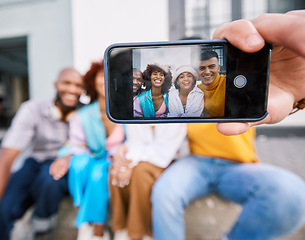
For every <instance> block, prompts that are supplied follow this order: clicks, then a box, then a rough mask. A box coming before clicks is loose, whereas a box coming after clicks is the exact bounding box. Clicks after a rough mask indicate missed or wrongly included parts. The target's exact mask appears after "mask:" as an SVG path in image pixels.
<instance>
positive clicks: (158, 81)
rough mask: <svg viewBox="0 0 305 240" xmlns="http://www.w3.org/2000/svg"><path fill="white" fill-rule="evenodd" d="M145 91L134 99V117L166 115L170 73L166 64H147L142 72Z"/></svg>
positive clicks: (170, 82)
mask: <svg viewBox="0 0 305 240" xmlns="http://www.w3.org/2000/svg"><path fill="white" fill-rule="evenodd" d="M143 79H144V85H145V87H146V91H145V92H143V93H141V94H140V95H139V96H138V97H137V98H135V100H134V117H166V116H167V113H168V91H169V88H170V87H171V85H172V81H171V80H172V74H171V72H170V70H169V68H168V67H167V66H164V65H159V64H148V65H147V67H146V70H145V71H144V72H143Z"/></svg>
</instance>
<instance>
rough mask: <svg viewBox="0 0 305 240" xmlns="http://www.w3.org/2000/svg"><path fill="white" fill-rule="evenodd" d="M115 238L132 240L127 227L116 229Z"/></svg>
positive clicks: (114, 239)
mask: <svg viewBox="0 0 305 240" xmlns="http://www.w3.org/2000/svg"><path fill="white" fill-rule="evenodd" d="M113 240H130V238H129V237H128V233H127V230H126V229H123V230H119V231H116V232H115V233H114V237H113Z"/></svg>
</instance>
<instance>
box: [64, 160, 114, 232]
mask: <svg viewBox="0 0 305 240" xmlns="http://www.w3.org/2000/svg"><path fill="white" fill-rule="evenodd" d="M109 164H110V163H109V162H108V161H107V159H106V158H101V159H96V158H94V157H92V156H91V155H89V154H80V155H74V156H73V157H72V158H71V160H70V168H69V173H68V187H69V192H70V194H71V196H72V199H73V204H74V206H78V207H79V210H78V213H77V216H76V220H75V225H76V226H77V227H79V226H80V225H81V224H82V223H95V224H104V223H105V222H106V220H107V213H108V207H109V190H108V169H109Z"/></svg>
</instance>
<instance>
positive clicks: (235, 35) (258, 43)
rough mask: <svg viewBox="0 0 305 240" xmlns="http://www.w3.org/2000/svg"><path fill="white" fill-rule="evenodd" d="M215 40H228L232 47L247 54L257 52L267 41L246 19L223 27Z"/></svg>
mask: <svg viewBox="0 0 305 240" xmlns="http://www.w3.org/2000/svg"><path fill="white" fill-rule="evenodd" d="M213 38H214V39H216V38H218V39H222V38H224V39H227V40H228V41H229V42H230V43H231V44H232V45H234V46H235V47H237V48H239V49H241V50H243V51H245V52H257V51H258V50H260V49H261V48H262V47H263V46H264V45H265V40H264V39H263V38H262V36H261V35H260V34H259V32H258V31H257V30H256V28H255V26H254V25H253V23H252V22H250V21H248V20H244V19H241V20H237V21H234V22H229V23H225V24H223V25H221V26H220V27H218V28H217V29H216V31H215V32H214V34H213Z"/></svg>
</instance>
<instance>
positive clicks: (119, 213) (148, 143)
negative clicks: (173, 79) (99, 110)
mask: <svg viewBox="0 0 305 240" xmlns="http://www.w3.org/2000/svg"><path fill="white" fill-rule="evenodd" d="M185 137H186V125H185V124H157V125H151V124H145V125H144V124H130V125H126V141H125V142H124V144H123V145H122V146H121V147H120V148H119V149H118V151H117V153H116V154H115V155H114V159H113V166H112V168H111V174H110V196H111V197H110V203H111V209H112V229H113V231H114V240H127V239H132V240H144V239H145V240H148V239H151V237H152V226H151V202H150V195H151V189H152V186H153V185H154V183H155V181H156V180H157V179H158V178H159V176H160V175H162V172H163V171H164V169H166V168H167V167H168V166H169V165H170V164H171V162H172V161H173V160H174V159H175V157H176V156H177V153H178V152H179V150H180V154H182V152H181V146H183V145H182V143H183V142H184V140H185Z"/></svg>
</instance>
